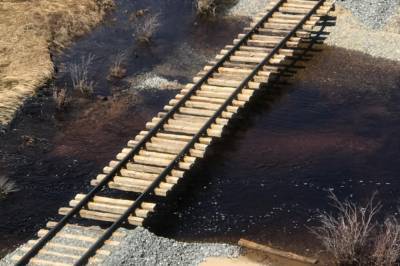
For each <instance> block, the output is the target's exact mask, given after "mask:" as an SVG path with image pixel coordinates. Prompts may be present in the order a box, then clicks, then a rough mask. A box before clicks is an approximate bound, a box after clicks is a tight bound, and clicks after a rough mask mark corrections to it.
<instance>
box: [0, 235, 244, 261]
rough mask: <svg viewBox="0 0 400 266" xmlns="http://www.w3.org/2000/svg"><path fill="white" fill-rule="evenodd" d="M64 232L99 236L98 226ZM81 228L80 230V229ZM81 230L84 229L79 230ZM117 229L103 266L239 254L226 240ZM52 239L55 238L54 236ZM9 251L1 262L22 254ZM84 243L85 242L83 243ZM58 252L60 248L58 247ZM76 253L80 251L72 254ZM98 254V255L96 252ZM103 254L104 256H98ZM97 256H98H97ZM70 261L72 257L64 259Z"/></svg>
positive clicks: (189, 259) (236, 255)
mask: <svg viewBox="0 0 400 266" xmlns="http://www.w3.org/2000/svg"><path fill="white" fill-rule="evenodd" d="M63 230H64V231H65V232H66V233H74V234H78V235H85V236H90V233H91V232H93V234H94V235H93V237H98V235H99V234H98V231H97V230H99V228H97V227H89V228H84V227H83V228H73V229H68V228H66V229H63ZM79 230H80V231H79ZM82 230H84V231H82ZM118 232H119V233H124V234H125V236H124V237H122V238H115V237H113V238H112V239H113V240H117V241H120V245H118V246H110V245H105V246H103V247H102V249H107V250H110V251H111V255H109V256H107V258H105V259H104V261H103V262H102V263H101V264H100V265H104V266H119V265H121V266H122V265H126V266H128V265H132V266H133V265H135V266H136V265H146V266H153V265H154V266H155V265H157V266H159V265H160V266H163V265H185V266H186V265H187V266H191V265H193V266H194V265H198V264H199V263H201V262H203V261H204V260H205V259H206V258H208V257H221V256H223V257H228V258H234V257H238V256H239V255H240V247H238V246H234V245H228V244H216V243H186V242H179V241H176V240H173V239H168V238H165V237H159V236H156V235H155V234H153V233H151V232H150V231H148V230H147V229H144V228H142V227H137V228H135V229H133V230H127V229H123V228H120V229H118ZM53 241H54V240H53ZM55 242H57V243H60V244H67V245H72V246H81V244H82V243H81V242H79V241H77V242H76V243H75V242H74V240H71V239H66V238H57V239H55ZM22 247H24V245H22V246H20V247H19V248H18V249H16V250H15V251H13V252H12V253H10V254H8V255H7V256H6V257H4V258H3V259H1V260H0V266H7V265H12V264H13V262H12V261H11V257H12V256H14V255H15V254H19V255H23V254H24V253H25V252H22V251H21V250H20V249H21V248H22ZM86 247H87V246H86ZM59 252H62V251H61V250H60V251H59ZM75 255H79V253H77V254H75ZM39 256H40V258H41V259H48V260H50V261H58V260H59V259H60V258H59V257H53V256H49V255H39ZM97 256H99V255H97ZM101 257H102V258H104V256H101ZM97 258H99V259H100V257H97ZM65 262H68V263H73V260H71V261H65Z"/></svg>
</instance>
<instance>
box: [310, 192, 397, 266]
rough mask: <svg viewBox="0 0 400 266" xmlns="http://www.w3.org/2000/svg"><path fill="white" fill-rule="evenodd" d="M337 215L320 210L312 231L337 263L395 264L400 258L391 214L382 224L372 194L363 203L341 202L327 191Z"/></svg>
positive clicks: (395, 225)
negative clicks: (319, 223)
mask: <svg viewBox="0 0 400 266" xmlns="http://www.w3.org/2000/svg"><path fill="white" fill-rule="evenodd" d="M330 199H331V200H332V202H333V203H332V205H333V206H334V207H335V208H336V209H337V211H338V213H337V215H335V216H334V215H331V214H327V213H323V214H321V216H320V222H321V225H320V226H319V227H316V228H313V229H312V232H313V233H314V234H315V235H316V237H317V238H318V239H320V240H321V242H322V245H323V246H324V247H325V249H326V250H327V251H328V252H329V253H330V254H331V255H332V256H333V257H334V259H335V262H336V264H337V265H376V266H383V265H385V266H392V265H397V264H396V263H397V262H398V260H399V258H400V225H399V223H398V221H397V220H396V219H395V218H393V217H391V218H387V219H386V220H385V223H384V225H383V226H378V222H377V221H376V219H375V216H376V214H377V213H378V212H379V210H380V208H381V205H380V204H379V203H374V197H372V198H371V199H370V201H369V202H368V203H367V204H366V205H365V206H360V205H356V204H354V203H352V202H349V201H347V200H346V201H344V202H341V201H339V200H338V198H337V197H336V196H335V195H334V194H331V196H330Z"/></svg>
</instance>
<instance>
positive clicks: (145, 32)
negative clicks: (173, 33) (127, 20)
mask: <svg viewBox="0 0 400 266" xmlns="http://www.w3.org/2000/svg"><path fill="white" fill-rule="evenodd" d="M134 22H135V25H134V29H135V30H134V34H133V36H134V37H135V38H136V40H138V41H139V42H144V43H149V42H150V41H151V38H152V37H153V35H154V33H155V32H156V31H157V30H158V29H159V28H160V14H159V13H156V14H146V15H145V16H143V17H141V18H140V19H137V20H135V21H134Z"/></svg>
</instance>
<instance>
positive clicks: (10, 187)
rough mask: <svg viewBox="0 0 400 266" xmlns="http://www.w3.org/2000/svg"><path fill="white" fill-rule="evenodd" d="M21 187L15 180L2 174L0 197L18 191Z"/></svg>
mask: <svg viewBox="0 0 400 266" xmlns="http://www.w3.org/2000/svg"><path fill="white" fill-rule="evenodd" d="M18 190H19V189H18V188H17V185H16V184H15V182H14V181H12V180H10V179H8V178H7V177H4V176H0V199H1V198H5V197H6V196H7V195H8V194H10V193H12V192H16V191H18Z"/></svg>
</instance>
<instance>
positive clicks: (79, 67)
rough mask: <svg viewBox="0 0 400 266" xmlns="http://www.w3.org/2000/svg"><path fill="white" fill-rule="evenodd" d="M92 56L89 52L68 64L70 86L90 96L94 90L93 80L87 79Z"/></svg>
mask: <svg viewBox="0 0 400 266" xmlns="http://www.w3.org/2000/svg"><path fill="white" fill-rule="evenodd" d="M93 59H94V56H93V55H92V54H89V55H88V56H87V57H85V56H82V57H81V61H80V62H77V63H73V64H71V65H70V66H69V72H70V75H71V80H72V86H73V88H74V89H75V90H79V91H80V92H81V93H82V94H83V95H85V96H87V97H88V96H91V95H92V94H93V90H94V82H93V81H90V80H89V68H90V66H91V65H92V63H93Z"/></svg>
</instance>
